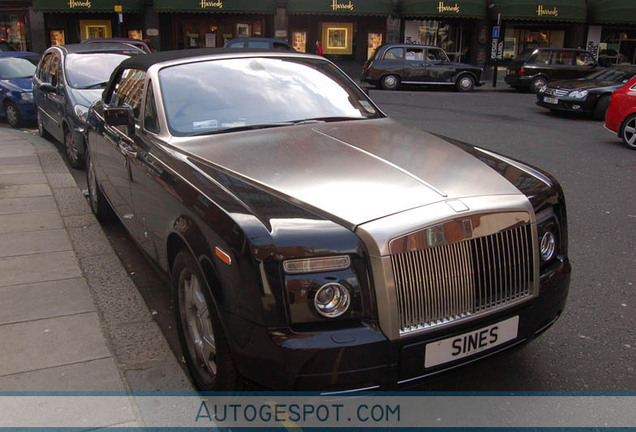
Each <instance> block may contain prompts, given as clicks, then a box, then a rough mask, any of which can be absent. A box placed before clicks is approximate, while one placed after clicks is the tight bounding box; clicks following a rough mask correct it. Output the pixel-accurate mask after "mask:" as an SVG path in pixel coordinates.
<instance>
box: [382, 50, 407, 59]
mask: <svg viewBox="0 0 636 432" xmlns="http://www.w3.org/2000/svg"><path fill="white" fill-rule="evenodd" d="M403 58H404V48H391V49H390V50H388V51H387V52H386V53H384V60H402V59H403Z"/></svg>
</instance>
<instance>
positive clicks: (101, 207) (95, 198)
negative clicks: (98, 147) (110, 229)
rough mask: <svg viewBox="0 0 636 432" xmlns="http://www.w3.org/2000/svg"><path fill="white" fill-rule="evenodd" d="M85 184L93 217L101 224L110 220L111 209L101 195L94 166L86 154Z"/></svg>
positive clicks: (112, 214) (111, 216)
mask: <svg viewBox="0 0 636 432" xmlns="http://www.w3.org/2000/svg"><path fill="white" fill-rule="evenodd" d="M86 184H87V185H88V186H87V187H88V204H89V205H90V206H91V210H92V211H93V214H94V215H95V217H97V219H98V220H100V221H101V222H107V221H110V220H112V219H113V216H114V212H113V209H112V208H111V206H110V204H108V201H107V200H106V197H105V196H104V194H103V193H102V190H101V188H100V186H99V181H98V180H97V175H96V173H95V166H94V165H93V161H92V160H91V156H90V154H88V152H86Z"/></svg>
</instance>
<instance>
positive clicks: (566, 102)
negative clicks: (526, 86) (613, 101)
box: [537, 94, 594, 114]
mask: <svg viewBox="0 0 636 432" xmlns="http://www.w3.org/2000/svg"><path fill="white" fill-rule="evenodd" d="M546 97H548V98H551V99H554V100H556V101H557V103H549V102H546V101H545V98H546ZM537 105H538V106H540V107H543V108H548V109H551V110H559V111H568V112H578V113H587V114H589V113H591V112H592V111H594V103H592V102H591V101H590V100H589V98H587V99H584V100H581V99H568V98H560V97H556V96H547V95H544V94H539V95H537Z"/></svg>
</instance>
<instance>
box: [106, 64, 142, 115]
mask: <svg viewBox="0 0 636 432" xmlns="http://www.w3.org/2000/svg"><path fill="white" fill-rule="evenodd" d="M145 78H146V71H143V70H139V69H124V70H123V71H122V73H121V75H120V78H119V82H118V83H117V86H116V87H115V91H114V92H113V96H112V98H111V101H110V104H111V105H115V106H124V105H128V106H129V107H131V108H132V109H133V113H135V121H136V122H137V123H141V119H140V118H139V114H140V111H141V110H140V107H141V97H142V94H143V91H144V80H145Z"/></svg>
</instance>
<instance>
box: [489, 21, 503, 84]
mask: <svg viewBox="0 0 636 432" xmlns="http://www.w3.org/2000/svg"><path fill="white" fill-rule="evenodd" d="M500 25H501V12H499V13H497V26H500ZM499 37H501V35H499ZM499 37H497V39H495V38H493V39H494V42H493V43H494V45H495V51H496V54H495V58H494V60H493V73H492V86H493V87H497V70H498V63H499V53H498V50H499ZM491 50H492V47H491Z"/></svg>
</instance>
